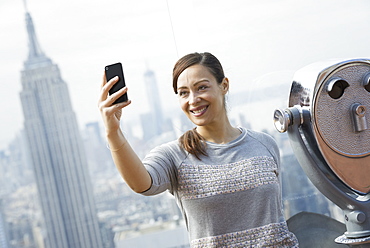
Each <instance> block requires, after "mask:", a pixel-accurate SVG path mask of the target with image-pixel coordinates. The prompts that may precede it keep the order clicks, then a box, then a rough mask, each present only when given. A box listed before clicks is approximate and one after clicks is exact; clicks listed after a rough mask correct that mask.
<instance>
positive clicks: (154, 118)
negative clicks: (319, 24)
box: [141, 69, 165, 140]
mask: <svg viewBox="0 0 370 248" xmlns="http://www.w3.org/2000/svg"><path fill="white" fill-rule="evenodd" d="M144 81H145V89H146V93H147V99H148V103H149V113H147V114H144V115H142V116H141V124H142V126H143V132H144V140H148V139H151V138H153V137H155V136H158V135H160V134H162V133H163V131H164V125H165V122H164V118H163V112H162V106H161V98H160V95H159V90H158V84H157V80H156V78H155V74H154V72H153V71H151V70H149V69H148V70H147V71H146V72H145V73H144Z"/></svg>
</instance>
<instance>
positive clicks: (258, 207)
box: [143, 128, 298, 248]
mask: <svg viewBox="0 0 370 248" xmlns="http://www.w3.org/2000/svg"><path fill="white" fill-rule="evenodd" d="M240 130H241V131H242V133H241V135H240V136H239V137H238V138H237V139H235V140H234V141H232V142H230V143H228V144H215V143H211V142H207V154H208V156H202V157H201V160H198V159H197V158H196V157H195V156H193V155H191V154H189V153H187V152H186V151H184V150H183V149H181V148H180V146H179V144H178V141H173V142H170V143H167V144H164V145H161V146H159V147H157V148H155V149H153V151H151V152H150V153H149V154H148V155H147V156H146V157H145V159H144V160H143V163H144V165H145V166H146V168H147V170H148V172H149V174H150V175H151V177H152V180H153V184H152V186H151V188H150V189H149V190H148V191H146V192H144V193H143V194H144V195H155V194H158V193H161V192H163V191H166V190H168V191H169V192H170V193H171V194H173V195H174V196H175V198H176V200H177V203H178V205H179V207H180V209H181V211H182V213H183V216H184V218H185V221H186V225H187V229H188V232H189V238H190V242H191V247H194V248H195V247H298V241H297V239H296V237H295V236H294V234H293V233H291V232H289V230H288V228H287V225H286V222H285V220H284V216H283V211H282V202H281V201H282V199H281V187H280V182H279V176H278V175H279V165H280V157H279V150H278V147H277V145H276V142H275V141H274V140H273V139H272V137H270V136H269V135H267V134H264V133H260V132H256V131H252V130H246V129H244V128H240Z"/></svg>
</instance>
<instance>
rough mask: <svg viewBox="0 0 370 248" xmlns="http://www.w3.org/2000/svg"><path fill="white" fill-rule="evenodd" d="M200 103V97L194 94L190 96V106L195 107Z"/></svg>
mask: <svg viewBox="0 0 370 248" xmlns="http://www.w3.org/2000/svg"><path fill="white" fill-rule="evenodd" d="M199 101H200V97H199V96H198V95H196V94H192V93H191V94H190V96H189V104H190V105H193V104H195V103H197V102H199Z"/></svg>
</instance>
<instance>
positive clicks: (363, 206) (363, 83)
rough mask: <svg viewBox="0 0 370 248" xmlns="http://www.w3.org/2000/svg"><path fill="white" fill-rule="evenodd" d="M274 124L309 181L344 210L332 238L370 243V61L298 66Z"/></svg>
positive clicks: (275, 116) (369, 245)
mask: <svg viewBox="0 0 370 248" xmlns="http://www.w3.org/2000/svg"><path fill="white" fill-rule="evenodd" d="M274 124H275V127H276V129H277V130H278V131H279V132H285V131H288V136H289V139H290V142H291V146H292V149H293V151H294V154H295V156H296V158H297V160H298V161H299V163H300V165H301V167H302V168H303V170H304V172H305V173H306V175H307V176H308V178H309V179H310V180H311V182H312V183H313V184H314V185H315V186H316V188H317V189H318V190H319V191H320V192H321V193H323V194H324V195H325V196H326V197H327V198H328V199H329V200H331V201H332V202H333V203H335V204H336V205H337V206H339V207H340V208H341V209H342V210H343V213H344V219H345V224H346V228H347V231H346V232H345V233H344V234H343V235H341V236H340V237H338V238H336V239H335V242H337V243H341V244H347V245H350V246H361V247H370V60H368V59H353V60H346V61H342V60H340V61H338V60H331V61H324V62H319V63H314V64H311V65H309V66H306V67H304V68H302V69H300V70H299V71H297V72H296V73H295V75H294V77H293V82H292V85H291V90H290V96H289V103H288V108H287V109H285V110H280V109H277V110H275V112H274Z"/></svg>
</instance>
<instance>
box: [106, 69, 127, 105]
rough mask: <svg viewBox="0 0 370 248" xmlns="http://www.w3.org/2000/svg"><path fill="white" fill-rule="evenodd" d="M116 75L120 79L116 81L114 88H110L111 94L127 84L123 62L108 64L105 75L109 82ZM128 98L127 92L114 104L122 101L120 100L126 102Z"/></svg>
mask: <svg viewBox="0 0 370 248" xmlns="http://www.w3.org/2000/svg"><path fill="white" fill-rule="evenodd" d="M115 76H118V78H119V80H118V82H117V83H115V84H114V85H113V86H112V88H111V89H110V90H109V95H112V94H113V93H115V92H117V91H119V90H120V89H122V88H123V87H125V86H126V83H125V77H124V76H123V69H122V64H121V63H115V64H112V65H107V66H106V67H105V77H106V79H107V82H108V81H109V80H111V79H112V78H114V77H115ZM127 100H128V97H127V93H125V94H123V95H122V96H120V97H119V98H118V99H117V100H116V101H114V103H113V104H116V103H120V102H126V101H127Z"/></svg>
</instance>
